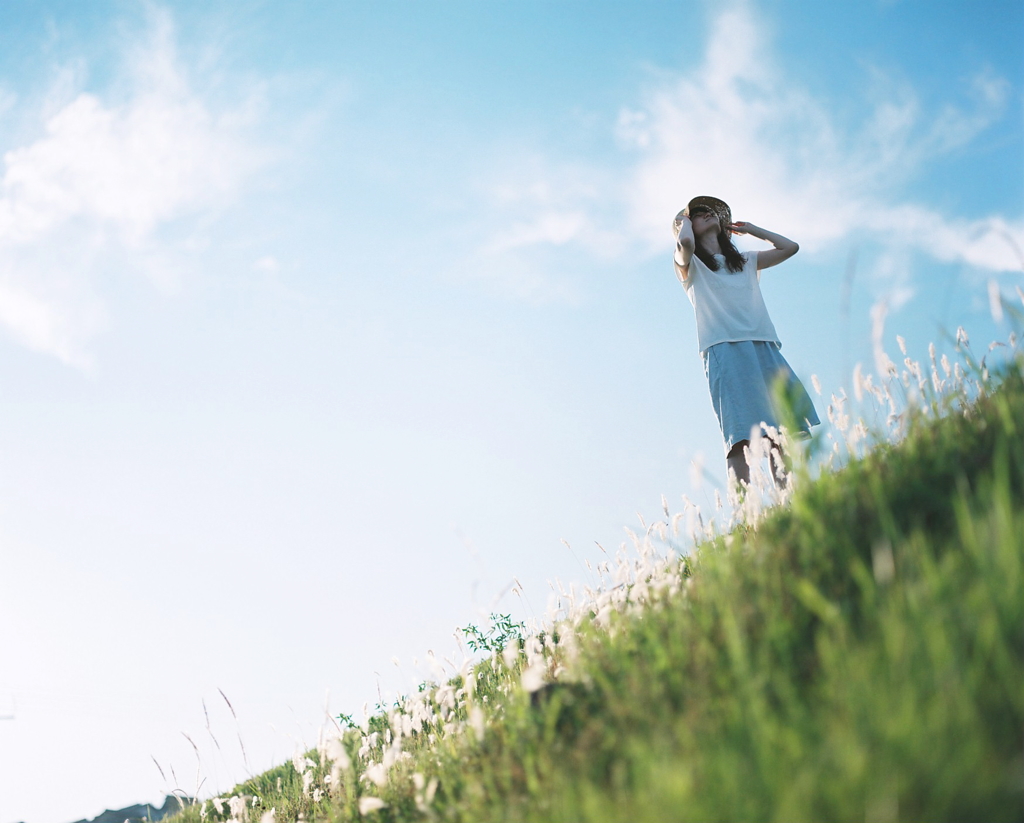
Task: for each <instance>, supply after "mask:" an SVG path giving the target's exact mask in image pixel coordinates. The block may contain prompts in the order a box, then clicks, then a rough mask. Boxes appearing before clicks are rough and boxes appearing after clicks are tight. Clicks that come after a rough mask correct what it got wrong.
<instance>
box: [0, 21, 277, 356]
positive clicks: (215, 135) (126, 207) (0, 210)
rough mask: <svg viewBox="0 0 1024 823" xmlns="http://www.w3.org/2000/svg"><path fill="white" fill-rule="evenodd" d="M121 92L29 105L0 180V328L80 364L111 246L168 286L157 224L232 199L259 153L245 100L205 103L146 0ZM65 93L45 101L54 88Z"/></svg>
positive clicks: (99, 307) (81, 93)
mask: <svg viewBox="0 0 1024 823" xmlns="http://www.w3.org/2000/svg"><path fill="white" fill-rule="evenodd" d="M118 82H119V83H120V84H121V85H122V87H124V88H127V90H128V92H127V94H123V93H122V94H120V95H119V99H118V100H117V102H105V100H104V99H103V95H102V94H100V93H97V92H95V91H86V90H83V89H81V88H75V89H73V90H71V91H70V93H69V90H68V89H67V88H66V85H67V76H65V77H64V80H63V81H62V82H61V84H60V85H61V88H59V89H57V90H55V91H54V92H53V94H51V95H50V96H49V99H48V100H46V101H44V102H42V103H40V104H39V106H38V111H37V115H36V116H37V117H38V118H39V122H40V132H41V134H40V136H39V137H38V138H37V139H36V140H35V141H33V142H31V143H29V144H27V145H23V146H21V147H18V148H15V149H12V150H10V151H8V152H7V153H6V154H5V155H4V158H3V174H2V177H0V324H2V325H3V326H4V327H6V329H7V331H8V332H9V333H11V334H12V335H13V336H14V337H15V338H16V339H17V340H19V341H20V342H22V343H23V344H25V345H27V346H29V347H31V348H33V349H35V350H37V351H40V352H44V353H47V354H51V355H54V356H56V357H58V358H60V359H61V360H62V361H64V362H66V363H69V364H72V365H76V366H87V365H88V364H89V355H88V343H89V340H90V339H91V338H92V336H93V335H95V333H96V332H97V331H98V330H100V329H101V328H102V326H103V324H104V321H105V315H106V312H105V308H104V305H103V302H102V300H101V299H100V298H99V297H98V289H97V282H98V280H99V279H101V278H102V277H103V276H104V261H105V260H108V258H109V256H110V255H120V256H121V258H122V262H123V259H124V256H125V255H127V256H128V258H129V260H130V262H131V263H132V264H133V265H134V268H136V269H137V270H139V271H141V272H142V273H143V274H145V275H148V276H149V277H150V278H151V279H152V280H154V282H156V283H158V284H164V285H165V284H166V282H167V278H168V276H169V275H168V266H167V265H166V261H163V260H161V240H160V236H159V235H160V230H161V228H162V227H164V226H167V225H169V224H171V223H172V222H173V221H176V220H179V219H182V218H188V217H194V216H196V215H200V214H209V213H210V212H212V211H216V210H218V209H221V208H224V207H225V206H226V205H228V204H230V203H231V202H232V201H233V199H234V198H235V197H237V195H238V193H239V191H240V188H241V186H242V185H243V183H244V181H245V180H246V178H247V177H248V176H249V175H250V174H251V173H252V172H253V171H254V170H255V169H256V168H257V167H258V166H259V165H260V163H261V162H262V160H263V158H262V156H261V154H260V152H259V151H258V150H257V148H256V147H255V145H254V144H253V143H252V142H251V141H250V140H248V139H247V127H248V126H249V125H250V123H251V121H252V120H253V118H254V117H255V116H256V111H257V108H258V106H256V105H255V104H254V99H253V98H249V99H244V100H240V101H239V102H238V103H237V105H236V106H235V107H234V108H231V109H217V108H215V107H213V106H211V105H210V104H208V103H207V102H206V101H204V99H203V97H202V96H201V95H200V94H199V93H197V92H196V91H195V90H194V89H193V88H192V86H191V85H190V82H189V77H188V74H187V72H186V71H185V69H184V68H183V67H182V66H181V64H180V62H179V60H178V57H177V54H176V47H175V34H174V27H173V23H172V20H171V17H170V15H169V14H168V13H166V12H164V11H161V10H153V11H152V12H151V18H150V20H149V30H148V33H147V36H146V38H145V40H144V43H143V45H142V47H140V48H138V49H136V50H134V51H132V52H131V53H129V54H126V55H124V69H123V76H122V77H120V78H118ZM58 95H59V97H60V98H63V99H62V101H61V102H60V103H57V104H54V102H53V98H54V97H55V96H58Z"/></svg>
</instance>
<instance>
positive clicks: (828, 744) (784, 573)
mask: <svg viewBox="0 0 1024 823" xmlns="http://www.w3.org/2000/svg"><path fill="white" fill-rule="evenodd" d="M1022 435H1024V381H1022V379H1021V376H1020V374H1019V371H1016V370H1013V371H1011V372H1010V373H1009V374H1008V375H1007V376H1006V377H1005V378H1004V379H1003V381H1002V383H1001V385H1000V387H999V389H997V390H995V391H993V392H991V393H990V394H985V395H983V396H982V397H981V398H980V399H979V400H977V401H976V402H975V403H973V404H972V405H970V406H969V407H968V408H967V409H966V412H950V413H949V414H946V415H945V416H943V417H941V418H940V419H937V420H936V419H929V418H926V417H923V416H919V417H918V418H917V419H916V420H914V421H913V422H911V424H910V427H909V432H908V434H907V436H906V437H905V438H903V440H902V441H901V442H900V443H899V444H898V445H893V446H881V447H878V448H877V449H875V450H874V451H873V452H872V453H870V454H869V455H867V456H866V457H865V458H863V459H860V460H856V461H853V462H852V463H851V464H849V465H848V466H846V467H845V468H844V469H842V470H841V471H838V472H836V473H834V474H827V475H824V476H822V477H821V478H819V479H817V480H815V481H814V482H805V483H803V484H802V485H800V486H799V487H798V489H797V491H796V492H795V494H794V495H793V497H792V499H791V501H790V504H789V505H788V506H786V507H785V508H780V509H778V510H776V511H774V512H772V513H771V514H769V515H768V516H767V517H766V518H765V519H764V520H762V521H761V522H760V523H759V524H758V525H757V526H756V527H740V528H738V529H736V530H734V531H733V532H732V533H731V534H730V535H727V536H722V537H719V538H716V539H714V540H712V541H709V542H707V543H704V544H703V545H701V546H700V548H699V550H698V551H696V552H695V553H694V554H692V555H691V556H690V557H689V558H687V559H686V560H684V561H682V562H681V563H680V562H678V561H677V563H676V564H675V565H674V566H673V567H672V568H671V569H668V570H663V571H662V572H661V574H660V576H659V575H655V576H654V577H652V578H651V580H649V581H646V582H644V581H643V580H641V582H639V583H636V584H635V585H634V586H633V587H632V590H633V592H632V593H630V594H628V595H626V596H625V597H624V598H620V599H619V600H618V601H616V602H617V603H618V606H617V607H616V608H614V609H604V610H603V611H602V612H601V614H600V616H598V617H597V618H596V619H595V617H594V616H593V615H592V614H591V615H589V616H584V617H583V618H582V619H577V620H575V621H567V622H565V623H563V624H560V625H559V626H556V627H555V628H554V629H553V630H550V631H549V633H548V634H546V635H542V636H540V637H533V638H528V639H527V640H526V642H525V643H522V644H519V643H516V642H515V640H514V638H513V642H512V643H510V644H509V645H508V647H507V649H506V653H505V654H500V653H498V652H495V654H493V655H492V656H491V657H490V658H488V659H485V660H483V661H482V662H479V663H478V664H476V666H475V668H473V669H469V668H467V669H465V670H464V671H463V673H462V675H461V676H457V677H456V678H454V679H453V680H452V681H450V682H449V683H448V684H440V685H438V684H425V685H424V689H423V692H422V693H421V694H420V695H414V696H412V697H410V698H409V699H408V700H405V701H400V703H399V704H398V705H397V706H396V707H393V708H391V709H390V710H389V712H388V714H386V715H385V714H380V715H378V716H376V717H374V718H372V719H371V720H370V721H369V723H368V724H367V725H366V726H365V727H364V728H363V729H349V730H347V731H346V732H345V733H344V735H342V737H341V738H340V739H335V740H332V741H328V742H327V743H326V744H325V745H323V746H321V747H320V750H319V751H313V752H310V753H309V755H308V757H307V758H305V759H301V758H296V760H295V762H294V763H287V764H285V765H283V766H281V767H279V768H277V769H275V770H273V771H271V772H268V773H267V774H266V775H262V776H260V777H258V778H256V779H255V780H253V781H250V782H248V783H246V784H243V785H241V786H239V787H237V788H236V789H235V790H234V792H233V794H234V795H236V796H237V799H236V801H235V804H234V811H232V810H231V809H230V808H229V807H228V806H227V805H226V804H225V805H223V807H222V811H220V812H218V811H217V810H216V809H215V808H214V806H213V805H212V804H210V803H207V804H204V805H198V806H194V807H191V808H189V809H187V810H186V811H185V812H184V813H183V814H182V815H181V816H180V817H179V818H178V820H181V821H182V823H191V821H198V820H200V819H201V818H205V819H207V820H218V821H219V820H226V819H229V818H234V819H236V820H242V819H243V818H245V817H248V818H250V819H252V820H259V819H261V818H262V817H264V816H265V815H268V814H269V813H270V810H271V809H273V812H272V816H273V818H274V819H276V820H277V821H279V822H281V821H291V820H295V819H296V818H297V817H298V816H299V815H300V814H301V815H302V816H304V817H305V818H306V819H307V820H337V821H347V820H359V819H369V820H379V821H404V820H440V821H490V820H494V821H545V823H550V822H553V821H574V822H575V821H658V822H659V823H661V822H662V821H687V820H694V821H715V820H722V821H746V820H779V821H797V820H856V821H864V820H869V821H895V820H930V821H938V820H957V821H966V820H984V821H996V820H1024V757H1022V753H1024V589H1022V583H1024V497H1022V492H1024V440H1022ZM634 594H635V596H634ZM538 675H539V676H542V677H543V678H544V679H545V680H546V681H547V682H546V684H545V685H543V686H540V680H539V679H538ZM531 681H532V682H531ZM524 685H525V686H526V688H524ZM538 686H540V687H539V688H538ZM531 690H532V691H531ZM243 798H244V799H245V803H244V804H242V803H241V802H240V801H241V800H242V799H243ZM382 804H386V805H383V806H382ZM243 805H244V807H245V810H244V812H243V811H242V806H243ZM378 807H379V808H378ZM361 812H362V814H361Z"/></svg>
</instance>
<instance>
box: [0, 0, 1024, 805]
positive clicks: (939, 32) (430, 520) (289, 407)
mask: <svg viewBox="0 0 1024 823" xmlns="http://www.w3.org/2000/svg"><path fill="white" fill-rule="evenodd" d="M1022 44H1024V7H1022V6H1021V4H1020V3H1019V2H1011V1H1010V0H997V1H996V2H993V3H990V4H987V5H986V6H985V7H984V9H983V10H979V9H978V7H977V6H976V5H973V4H968V3H966V2H951V3H942V4H935V3H925V2H923V0H922V1H921V2H918V1H917V0H884V2H877V1H876V2H866V3H861V2H858V3H853V2H847V1H846V0H842V1H841V2H837V3H832V4H828V5H827V6H826V5H823V4H820V3H817V2H810V0H760V1H758V0H749V2H742V1H741V2H723V3H720V4H706V3H696V2H641V3H630V4H625V3H616V2H587V3H578V2H573V0H563V2H559V3H550V2H531V1H530V0H522V1H521V2H516V3H477V2H458V1H457V0H452V1H451V2H416V3H413V2H394V3H388V4H380V3H355V2H353V3H332V4H328V3H310V2H294V3H288V4H280V3H270V2H246V1H244V0H243V2H231V3H226V2H221V1H220V0H204V2H201V3H200V2H177V3H169V4H167V3H165V4H161V3H137V2H128V0H125V1H124V2H105V1H104V0H98V1H97V2H94V3H89V4H83V3H77V2H71V1H70V0H69V2H28V0H10V2H5V3H3V4H2V6H0V152H2V161H0V387H2V388H0V717H3V718H4V719H2V720H0V823H20V821H24V823H71V821H74V820H78V819H81V818H91V817H94V816H95V815H97V814H98V813H100V812H101V811H103V809H105V808H119V807H122V806H126V805H129V804H132V803H138V802H152V803H161V802H162V799H163V796H164V795H165V794H166V793H168V792H169V791H171V790H172V789H175V788H179V789H182V790H184V791H186V792H188V793H190V794H191V793H194V792H195V790H196V787H197V786H198V787H199V793H200V794H201V795H203V796H210V795H211V794H212V793H214V792H221V791H226V790H227V789H229V788H230V787H231V786H232V785H233V784H234V783H235V782H236V781H238V780H241V779H244V778H245V777H246V776H247V775H248V774H251V773H258V772H259V771H262V770H264V769H266V768H268V767H270V766H271V765H274V764H277V763H280V762H282V761H283V760H284V759H286V758H288V757H290V756H291V755H292V754H293V753H294V752H295V751H296V750H297V748H298V747H301V746H305V745H310V744H312V743H314V742H315V739H316V734H317V730H318V729H319V728H320V727H321V725H322V724H323V722H324V719H325V717H326V715H327V713H331V712H333V713H337V712H345V713H347V714H355V715H356V716H357V717H358V716H359V715H361V712H362V706H363V705H364V703H370V704H371V705H372V704H373V703H376V702H377V700H378V699H381V698H382V697H383V698H384V699H391V698H393V697H394V696H395V695H397V694H398V693H401V692H402V691H406V690H409V689H412V688H414V687H415V684H416V682H417V679H418V678H420V677H422V676H424V675H423V668H422V665H420V667H419V668H417V663H416V662H414V661H422V660H423V659H424V657H425V655H426V654H427V652H428V650H433V651H435V652H436V654H437V656H438V658H442V657H444V656H446V655H447V656H451V655H452V654H453V653H454V651H455V649H456V642H455V639H454V637H453V633H454V632H455V630H456V629H457V627H460V626H466V625H468V624H470V623H476V624H481V623H483V622H486V615H487V614H489V613H490V612H502V613H511V614H513V615H514V616H515V617H516V618H517V619H524V620H525V619H531V618H533V619H539V618H542V616H543V615H544V613H545V609H546V608H547V606H548V603H549V599H550V597H551V595H552V591H553V583H552V581H555V580H559V581H563V582H564V584H565V585H568V584H569V583H576V584H577V585H578V584H581V583H586V582H587V581H588V574H589V572H588V570H587V568H586V562H587V561H588V560H589V561H596V560H598V559H600V558H601V557H603V555H602V554H601V552H602V547H604V549H606V550H608V551H614V550H615V549H616V548H617V547H618V546H619V545H620V544H621V543H622V542H623V541H625V540H627V539H628V533H627V531H626V529H627V528H628V529H633V530H637V529H640V528H641V525H640V524H641V521H640V518H641V517H642V518H644V520H645V521H646V522H650V521H651V520H652V519H653V518H655V517H657V515H658V513H659V512H660V510H661V506H662V503H661V500H662V496H663V495H664V497H665V499H666V501H667V502H668V505H669V507H670V509H672V510H679V509H681V508H682V505H683V504H682V496H683V495H688V496H689V497H690V498H691V499H693V500H694V501H695V502H697V503H699V504H700V505H702V506H704V507H706V508H711V507H712V506H711V499H712V495H713V493H714V490H715V488H716V487H717V488H721V487H722V483H723V477H724V455H723V447H722V442H721V435H720V432H719V430H718V425H717V421H716V420H715V417H714V412H713V410H712V407H711V403H710V399H709V396H708V391H707V384H706V380H705V377H704V374H703V366H702V364H701V360H700V356H699V354H698V351H697V342H696V329H695V325H694V319H693V311H692V308H691V306H690V304H689V302H688V300H687V298H686V295H685V292H684V291H683V290H682V288H681V287H680V286H679V284H678V282H677V281H676V280H675V276H674V274H673V270H672V266H671V252H672V237H671V233H670V230H669V229H670V225H671V220H672V217H673V216H674V215H675V213H676V211H678V209H679V208H681V207H682V206H683V205H685V203H686V202H687V201H688V200H689V199H690V198H691V197H693V196H696V195H698V194H711V195H714V196H718V197H721V198H723V199H725V200H726V201H728V202H729V203H730V204H731V206H732V209H733V215H734V217H735V218H736V219H738V220H747V221H750V222H753V223H756V224H757V225H760V226H763V227H764V228H767V229H769V230H772V231H776V232H778V233H781V234H783V235H785V236H787V237H791V238H792V239H794V240H796V241H798V242H799V243H800V246H801V251H800V253H799V254H798V255H797V257H795V258H793V259H792V260H790V261H787V262H786V263H785V264H784V265H782V266H779V267H777V268H774V269H771V270H770V271H769V272H766V273H765V276H764V277H763V278H762V281H761V282H762V290H763V293H764V295H765V300H766V303H767V305H768V308H769V311H770V312H771V315H772V318H773V320H774V323H775V326H776V328H777V330H778V332H779V335H780V337H781V339H782V342H783V354H784V355H785V356H786V357H787V359H788V360H789V362H790V363H791V365H792V366H793V368H794V369H795V370H796V372H797V373H798V374H799V375H800V376H801V378H802V379H803V380H804V381H805V383H806V384H808V386H809V387H810V378H811V376H812V375H815V376H817V378H818V379H819V381H820V383H821V385H822V387H823V392H824V397H825V398H827V397H828V396H829V395H830V393H831V392H834V391H839V390H840V388H841V387H847V388H848V387H849V386H850V385H851V383H850V375H851V373H852V369H853V368H854V366H855V365H856V364H858V363H861V364H863V366H864V368H866V369H868V370H872V369H873V365H874V363H875V353H876V352H875V349H874V347H873V343H872V320H871V309H872V307H873V306H878V307H884V310H885V329H884V335H883V338H882V340H883V344H884V346H885V347H886V349H887V351H888V352H889V354H890V355H891V356H892V357H893V358H894V359H897V360H898V359H899V353H898V350H897V348H896V337H895V336H896V335H897V334H899V335H901V336H902V337H903V338H905V339H906V341H907V346H908V350H909V353H910V355H911V356H912V357H914V358H916V359H922V360H923V359H924V358H925V357H926V356H927V346H928V344H929V342H934V343H935V344H936V346H937V347H938V349H939V351H940V352H952V343H951V342H950V335H951V334H954V333H955V329H956V328H957V326H963V327H964V328H965V329H966V331H967V332H968V333H969V334H970V336H971V341H972V345H974V346H975V348H976V349H978V350H979V351H982V350H983V349H984V347H985V346H986V345H987V344H988V342H989V341H991V340H995V339H1004V338H1005V337H1006V336H1007V334H1009V332H1010V331H1011V330H1012V327H1011V326H1010V322H1011V316H1010V314H1009V313H1003V316H1002V317H1001V318H1000V312H999V311H995V312H993V310H992V306H993V302H992V300H991V299H990V297H991V296H992V295H995V296H999V295H1002V296H1003V298H1004V299H1005V301H1006V303H1007V305H1011V304H1013V305H1017V306H1018V307H1019V306H1020V303H1019V298H1018V296H1017V292H1016V289H1017V287H1019V286H1021V285H1024V283H1022V269H1024V49H1022ZM743 242H744V244H743V246H742V247H743V248H763V247H765V246H764V245H763V244H761V245H759V241H756V240H750V239H746V240H744V241H743ZM875 316H876V317H880V316H881V312H880V311H878V310H876V312H875ZM815 400H816V403H817V405H818V411H819V414H820V415H821V417H822V419H824V418H825V415H824V414H823V411H824V407H825V405H826V404H827V400H826V399H822V398H817V397H816V396H815ZM567 546H568V548H567ZM514 588H515V589H516V590H515V591H513V589H514ZM519 588H521V590H522V592H521V594H519V593H518V590H519ZM393 660H397V665H396V663H395V662H393Z"/></svg>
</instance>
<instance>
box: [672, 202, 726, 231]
mask: <svg viewBox="0 0 1024 823" xmlns="http://www.w3.org/2000/svg"><path fill="white" fill-rule="evenodd" d="M705 209H706V210H707V211H709V212H711V213H712V214H714V215H715V216H717V217H718V221H719V223H721V226H722V228H723V229H727V228H728V227H729V225H730V224H731V223H732V209H730V208H729V204H728V203H726V202H725V201H724V200H719V199H718V198H717V197H708V196H707V195H701V196H700V197H694V198H693V200H691V201H690V202H689V203H687V204H686V208H685V209H683V210H682V211H681V212H679V214H677V215H676V219H675V220H673V221H672V234H673V236H675V235H677V234H679V227H680V225H682V222H683V216H684V215H685V216H686V217H690V216H691V215H692V214H693V212H694V211H701V210H705Z"/></svg>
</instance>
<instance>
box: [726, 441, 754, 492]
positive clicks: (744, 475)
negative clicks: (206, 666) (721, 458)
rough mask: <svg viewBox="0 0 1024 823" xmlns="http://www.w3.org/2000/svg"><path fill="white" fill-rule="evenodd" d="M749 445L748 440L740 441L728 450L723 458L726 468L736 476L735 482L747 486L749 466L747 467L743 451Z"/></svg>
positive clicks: (748, 483)
mask: <svg viewBox="0 0 1024 823" xmlns="http://www.w3.org/2000/svg"><path fill="white" fill-rule="evenodd" d="M749 445H750V441H749V440H740V441H739V442H738V443H736V444H735V445H734V446H733V447H732V448H731V449H729V454H728V455H727V456H726V458H725V465H726V468H727V469H728V470H729V471H730V472H732V474H734V475H735V476H736V481H737V482H738V483H744V484H746V485H748V486H749V485H750V466H748V465H747V458H746V456H745V455H744V454H743V449H744V448H746V447H747V446H749Z"/></svg>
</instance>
